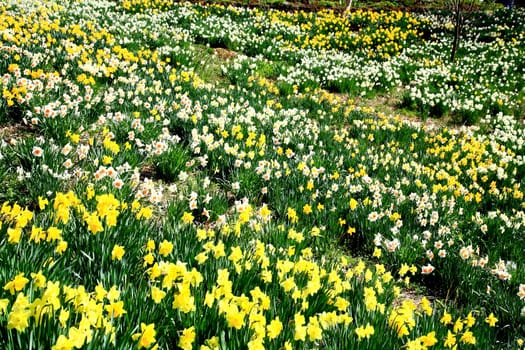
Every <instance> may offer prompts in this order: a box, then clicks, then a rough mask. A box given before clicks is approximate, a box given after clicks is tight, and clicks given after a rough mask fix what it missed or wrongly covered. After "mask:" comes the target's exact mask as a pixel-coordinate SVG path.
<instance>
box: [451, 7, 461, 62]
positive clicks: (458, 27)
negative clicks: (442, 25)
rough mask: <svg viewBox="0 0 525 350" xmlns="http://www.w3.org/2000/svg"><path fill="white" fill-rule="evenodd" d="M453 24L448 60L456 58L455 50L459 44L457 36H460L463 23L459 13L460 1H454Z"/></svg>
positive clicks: (452, 60)
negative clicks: (454, 15) (454, 16)
mask: <svg viewBox="0 0 525 350" xmlns="http://www.w3.org/2000/svg"><path fill="white" fill-rule="evenodd" d="M455 22H456V23H455V25H454V42H453V43H452V52H451V53H450V62H454V60H455V59H456V52H457V50H458V46H459V38H460V36H461V27H462V25H463V18H462V15H461V2H460V1H458V2H457V3H456V21H455Z"/></svg>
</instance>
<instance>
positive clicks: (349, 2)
mask: <svg viewBox="0 0 525 350" xmlns="http://www.w3.org/2000/svg"><path fill="white" fill-rule="evenodd" d="M351 9H352V0H349V1H348V6H346V10H345V12H347V13H348V12H350V10H351Z"/></svg>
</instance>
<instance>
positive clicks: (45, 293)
mask: <svg viewBox="0 0 525 350" xmlns="http://www.w3.org/2000/svg"><path fill="white" fill-rule="evenodd" d="M3 289H4V290H8V291H9V292H10V294H11V295H12V296H13V297H12V298H8V299H0V315H2V314H5V315H7V329H9V330H10V329H15V330H16V331H18V332H21V333H22V332H24V331H25V330H26V329H27V328H29V327H33V328H38V327H42V328H44V329H49V327H50V326H51V327H53V329H57V330H59V336H58V338H57V340H56V343H55V345H54V346H53V347H52V349H53V350H59V349H73V348H77V349H79V348H81V347H83V346H84V345H86V344H90V343H91V342H92V340H93V339H94V338H95V337H98V336H102V337H107V339H108V340H109V341H110V342H113V341H114V337H115V323H116V320H117V319H118V318H119V317H121V316H122V315H124V314H126V310H125V309H124V302H123V301H121V300H119V299H120V291H119V290H118V288H117V287H116V286H112V287H111V288H110V289H109V290H107V289H105V288H104V286H102V285H101V284H99V285H97V287H96V288H95V290H94V291H92V292H88V291H86V290H85V288H84V287H83V286H77V287H72V286H68V285H61V283H60V281H56V282H53V281H50V280H48V279H47V278H46V277H45V276H44V275H43V274H42V272H41V271H40V272H38V273H31V280H30V279H28V278H26V277H25V274H24V273H19V274H18V275H16V276H15V277H14V278H13V279H12V280H10V281H9V282H7V283H6V284H5V285H4V287H3ZM15 294H16V297H15Z"/></svg>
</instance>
